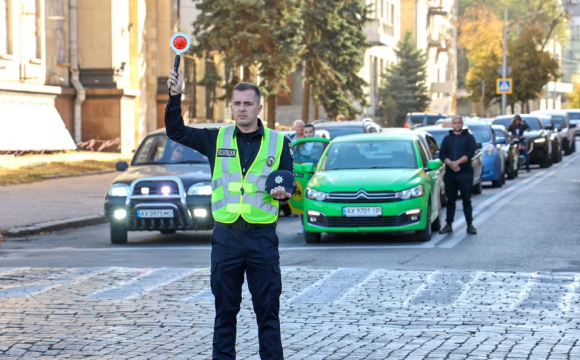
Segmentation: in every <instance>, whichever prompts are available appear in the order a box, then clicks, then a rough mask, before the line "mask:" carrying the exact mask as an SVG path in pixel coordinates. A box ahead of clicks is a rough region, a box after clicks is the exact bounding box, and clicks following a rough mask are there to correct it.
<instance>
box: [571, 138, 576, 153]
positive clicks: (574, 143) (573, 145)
mask: <svg viewBox="0 0 580 360" xmlns="http://www.w3.org/2000/svg"><path fill="white" fill-rule="evenodd" d="M572 152H573V153H574V152H576V139H575V138H574V139H572Z"/></svg>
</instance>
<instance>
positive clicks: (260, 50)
mask: <svg viewBox="0 0 580 360" xmlns="http://www.w3.org/2000/svg"><path fill="white" fill-rule="evenodd" d="M196 7H197V9H198V10H199V11H200V14H199V15H198V16H197V18H196V21H195V22H194V23H193V27H194V30H193V35H194V37H195V45H194V47H193V51H194V52H195V53H196V55H198V56H204V55H206V54H207V53H208V52H211V51H218V52H220V53H222V54H223V56H224V58H225V59H224V62H225V64H227V68H228V70H229V71H231V72H232V76H227V77H226V78H227V80H229V81H228V82H227V83H226V84H225V86H226V87H227V88H230V87H231V86H232V85H233V84H235V83H237V82H238V81H240V79H239V76H238V75H237V74H238V71H237V69H239V68H240V67H244V70H245V71H244V74H247V73H248V72H249V70H250V69H253V68H257V69H258V72H259V75H260V78H261V83H260V84H259V86H260V88H261V90H262V91H263V92H264V95H265V96H267V97H268V105H269V106H268V115H267V118H268V126H269V127H271V128H273V127H274V125H275V121H276V117H275V103H276V95H277V93H278V91H280V90H282V89H285V88H286V85H285V82H286V77H287V76H288V75H289V74H290V72H291V71H292V69H293V68H294V65H295V64H296V62H297V61H298V56H299V53H300V51H301V45H300V44H301V41H302V20H301V18H300V10H301V8H300V1H299V0H285V1H278V0H244V1H231V0H203V1H201V2H199V3H198V4H197V5H196ZM246 70H247V71H246ZM208 76H213V77H215V76H214V75H208ZM246 80H249V79H246Z"/></svg>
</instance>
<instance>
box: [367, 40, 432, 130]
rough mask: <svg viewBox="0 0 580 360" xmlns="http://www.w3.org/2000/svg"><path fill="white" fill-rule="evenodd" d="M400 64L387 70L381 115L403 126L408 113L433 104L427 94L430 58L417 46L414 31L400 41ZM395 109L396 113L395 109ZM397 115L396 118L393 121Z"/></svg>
mask: <svg viewBox="0 0 580 360" xmlns="http://www.w3.org/2000/svg"><path fill="white" fill-rule="evenodd" d="M397 48H398V49H397V50H396V51H395V53H396V55H397V64H394V65H392V66H391V67H389V68H388V69H387V71H386V73H385V74H383V79H384V85H383V86H382V87H381V88H380V90H379V103H378V108H377V115H378V116H379V117H382V118H385V119H389V120H388V125H390V126H397V127H399V126H403V124H404V123H405V117H406V115H407V113H409V112H413V111H424V110H425V108H427V106H428V105H429V96H428V95H427V85H426V81H427V74H426V72H427V69H426V64H427V59H426V57H425V54H424V53H423V52H422V51H421V50H419V49H417V44H416V43H415V41H414V40H413V38H412V36H411V33H410V32H407V33H405V36H404V37H403V39H402V40H401V41H399V43H398V44H397ZM393 109H394V111H395V113H394V116H393V114H392V113H391V111H393ZM393 119H394V121H393Z"/></svg>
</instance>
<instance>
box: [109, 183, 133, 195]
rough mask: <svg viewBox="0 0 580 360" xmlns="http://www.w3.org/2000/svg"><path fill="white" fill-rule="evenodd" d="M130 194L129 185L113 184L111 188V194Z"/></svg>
mask: <svg viewBox="0 0 580 360" xmlns="http://www.w3.org/2000/svg"><path fill="white" fill-rule="evenodd" d="M127 195H129V185H127V184H113V185H111V187H110V188H109V196H120V197H127Z"/></svg>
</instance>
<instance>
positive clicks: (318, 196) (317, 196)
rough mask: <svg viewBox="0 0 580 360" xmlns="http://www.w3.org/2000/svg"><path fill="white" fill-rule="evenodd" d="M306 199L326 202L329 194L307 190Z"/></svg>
mask: <svg viewBox="0 0 580 360" xmlns="http://www.w3.org/2000/svg"><path fill="white" fill-rule="evenodd" d="M306 197H307V198H308V199H311V200H317V201H324V200H326V199H328V193H325V192H324V191H319V190H314V189H311V188H307V189H306Z"/></svg>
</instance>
